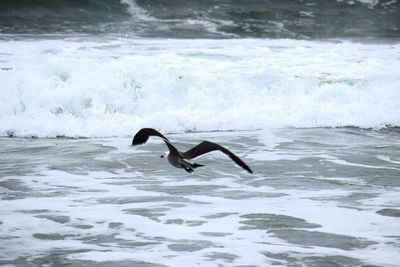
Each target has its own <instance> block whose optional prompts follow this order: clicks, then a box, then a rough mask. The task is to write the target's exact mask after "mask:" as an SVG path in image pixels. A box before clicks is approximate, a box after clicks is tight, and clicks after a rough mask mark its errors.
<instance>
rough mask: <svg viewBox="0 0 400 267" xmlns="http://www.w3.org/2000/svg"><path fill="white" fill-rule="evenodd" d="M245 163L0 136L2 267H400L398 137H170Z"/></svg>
mask: <svg viewBox="0 0 400 267" xmlns="http://www.w3.org/2000/svg"><path fill="white" fill-rule="evenodd" d="M168 136H169V137H170V139H171V140H172V141H174V142H176V144H177V146H178V147H180V148H181V149H182V150H184V149H185V148H189V147H191V146H192V145H194V144H196V143H197V142H199V141H200V140H202V139H208V140H213V141H216V142H218V143H221V144H223V145H225V146H227V147H229V148H230V149H231V150H232V151H234V152H236V153H237V154H238V155H239V156H240V157H241V158H242V159H243V160H244V161H245V162H247V163H248V164H249V166H250V167H251V168H252V169H253V171H254V175H250V174H248V173H246V172H245V171H244V170H242V169H240V168H239V167H236V166H235V165H234V164H233V163H232V162H231V161H230V160H229V159H228V158H226V157H225V156H224V155H223V154H219V153H211V154H208V155H206V156H203V157H201V158H199V159H197V160H196V161H195V162H197V163H200V164H205V165H206V166H205V167H202V168H198V169H196V171H195V172H194V173H192V174H188V173H186V172H184V171H183V170H181V169H176V168H173V167H172V166H170V165H169V164H168V163H167V162H166V161H163V160H161V159H160V157H159V155H160V154H162V153H163V152H164V151H165V150H166V147H165V145H164V144H162V143H161V142H160V141H158V140H152V141H151V142H150V143H148V144H146V145H143V146H139V147H131V146H130V145H129V144H130V142H131V140H130V139H129V138H104V139H22V138H0V147H1V150H0V153H1V158H2V160H1V161H0V192H1V201H0V214H1V216H0V239H1V241H0V265H7V264H9V265H11V266H12V265H15V266H34V265H35V266H38V265H40V266H43V265H48V266H59V265H64V264H66V265H69V266H92V265H94V264H97V265H96V266H193V265H199V266H269V265H278V266H366V265H368V266H397V264H398V262H400V253H399V252H400V235H399V230H400V227H399V225H400V178H399V175H400V156H399V153H398V152H399V149H400V141H399V137H400V134H399V132H398V131H396V130H395V129H394V130H384V131H383V130H382V131H372V130H360V129H356V128H338V129H334V128H313V129H279V130H263V131H248V132H208V133H207V132H203V133H186V134H169V135H168Z"/></svg>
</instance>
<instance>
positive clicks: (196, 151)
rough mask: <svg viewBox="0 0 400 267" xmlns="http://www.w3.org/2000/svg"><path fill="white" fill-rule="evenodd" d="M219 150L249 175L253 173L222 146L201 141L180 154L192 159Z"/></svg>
mask: <svg viewBox="0 0 400 267" xmlns="http://www.w3.org/2000/svg"><path fill="white" fill-rule="evenodd" d="M215 150H219V151H221V152H222V153H224V154H226V155H228V156H229V157H230V158H231V159H232V160H233V161H234V162H235V163H236V164H237V165H239V166H240V167H242V168H243V169H245V170H246V171H248V172H249V173H253V171H252V170H251V169H250V168H249V166H247V164H246V163H244V162H243V161H242V160H241V159H240V158H239V157H238V156H236V155H235V154H233V153H232V152H230V151H229V150H228V149H226V148H225V147H223V146H220V145H218V144H216V143H212V142H209V141H203V142H201V143H200V144H198V145H197V146H195V147H193V148H191V149H189V150H188V151H186V152H184V153H182V155H183V157H184V158H187V159H193V158H195V157H198V156H200V155H203V154H206V153H208V152H211V151H215Z"/></svg>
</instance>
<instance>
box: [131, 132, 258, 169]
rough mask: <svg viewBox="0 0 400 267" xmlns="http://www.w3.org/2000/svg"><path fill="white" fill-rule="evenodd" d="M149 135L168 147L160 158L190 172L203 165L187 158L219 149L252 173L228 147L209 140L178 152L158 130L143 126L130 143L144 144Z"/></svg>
mask: <svg viewBox="0 0 400 267" xmlns="http://www.w3.org/2000/svg"><path fill="white" fill-rule="evenodd" d="M150 136H158V137H160V138H162V139H163V141H164V142H165V144H166V145H167V147H168V149H169V153H168V155H161V158H163V157H165V156H166V157H167V159H168V162H169V163H170V164H171V165H172V166H174V167H177V168H183V169H184V170H185V171H187V172H189V173H191V172H193V170H194V169H195V168H197V167H201V166H204V165H200V164H197V163H191V162H189V161H187V160H190V159H193V158H196V157H198V156H200V155H203V154H206V153H209V152H211V151H215V150H219V151H221V152H222V153H224V154H226V155H228V156H229V157H230V158H231V159H232V160H233V161H234V162H235V163H236V164H238V165H239V166H240V167H242V168H243V169H245V170H246V171H248V172H249V173H253V172H252V170H251V169H250V168H249V166H247V165H246V163H244V162H243V161H242V160H241V159H240V158H238V157H237V156H236V155H235V154H233V153H232V152H230V151H229V150H228V149H226V148H225V147H223V146H220V145H218V144H216V143H212V142H209V141H203V142H201V143H200V144H198V145H197V146H195V147H193V148H191V149H189V150H188V151H186V152H180V151H179V150H178V149H176V147H175V146H174V145H172V143H171V142H170V141H169V140H168V138H166V137H165V136H164V135H162V134H161V133H160V132H158V131H157V130H155V129H152V128H143V129H141V130H140V131H139V132H137V133H136V135H135V136H134V138H133V140H132V145H140V144H144V143H146V142H147V140H148V139H149V137H150Z"/></svg>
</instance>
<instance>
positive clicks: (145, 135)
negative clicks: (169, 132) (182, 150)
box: [132, 128, 179, 153]
mask: <svg viewBox="0 0 400 267" xmlns="http://www.w3.org/2000/svg"><path fill="white" fill-rule="evenodd" d="M150 136H158V137H161V138H162V139H163V140H164V142H165V144H166V145H167V146H168V149H169V150H170V151H171V152H175V153H179V152H178V150H177V149H176V148H175V147H174V146H173V145H172V144H171V142H170V141H169V140H168V138H167V137H165V136H164V135H162V134H161V133H160V132H158V131H157V130H155V129H153V128H143V129H141V130H139V132H137V133H136V134H135V136H134V137H133V140H132V146H136V145H141V144H144V143H146V142H147V140H149V137H150Z"/></svg>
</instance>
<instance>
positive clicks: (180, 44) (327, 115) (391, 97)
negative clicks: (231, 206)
mask: <svg viewBox="0 0 400 267" xmlns="http://www.w3.org/2000/svg"><path fill="white" fill-rule="evenodd" d="M0 46H1V47H0V51H3V53H2V54H1V59H2V62H1V63H0V67H1V70H0V80H1V81H2V87H1V95H0V134H1V135H7V134H8V135H16V136H40V137H54V136H70V137H78V136H85V137H109V136H128V135H131V134H132V133H133V132H134V131H136V130H137V129H138V128H140V127H155V128H158V129H162V130H164V131H170V132H171V131H174V132H179V131H188V130H191V131H211V130H254V129H265V128H280V127H337V126H346V125H352V126H356V127H375V128H376V127H378V128H379V127H385V126H386V125H392V126H399V125H400V91H399V90H398V88H400V74H399V72H398V69H400V62H399V61H398V59H397V58H398V55H399V54H400V45H399V44H386V45H384V44H358V43H351V42H342V43H329V42H314V41H296V40H254V39H241V40H219V41H214V40H144V39H142V40H134V39H130V40H117V39H115V40H109V41H107V42H105V40H99V41H98V42H97V41H94V40H86V41H85V42H83V43H82V42H80V40H43V41H9V42H2V43H0Z"/></svg>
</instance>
